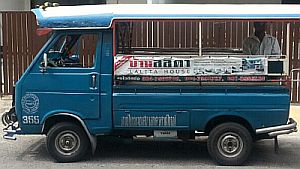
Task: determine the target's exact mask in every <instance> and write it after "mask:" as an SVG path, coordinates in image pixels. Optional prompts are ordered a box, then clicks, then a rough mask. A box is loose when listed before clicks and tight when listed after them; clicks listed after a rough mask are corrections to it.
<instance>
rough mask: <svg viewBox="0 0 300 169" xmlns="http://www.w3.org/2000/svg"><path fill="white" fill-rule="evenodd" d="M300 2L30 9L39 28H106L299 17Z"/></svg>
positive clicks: (296, 18)
mask: <svg viewBox="0 0 300 169" xmlns="http://www.w3.org/2000/svg"><path fill="white" fill-rule="evenodd" d="M299 9H300V5H282V4H268V5H265V4H264V5H257V4H255V5H254V4H251V5H250V4H247V5H246V4H236V5H231V4H222V5H221V4H199V5H198V4H193V5H183V4H117V5H116V4H115V5H84V6H59V7H48V8H46V9H40V8H37V9H33V10H32V11H33V13H34V14H35V15H36V18H37V21H38V24H39V27H40V28H53V29H76V28H94V29H96V28H103V29H106V28H110V27H111V26H112V22H113V21H114V20H124V19H125V20H136V19H140V20H146V19H155V20H164V19H168V20H169V19H184V20H186V19H198V20H206V19H211V20H214V19H216V20H223V19H225V20H281V21H284V20H293V21H299V20H300V10H299Z"/></svg>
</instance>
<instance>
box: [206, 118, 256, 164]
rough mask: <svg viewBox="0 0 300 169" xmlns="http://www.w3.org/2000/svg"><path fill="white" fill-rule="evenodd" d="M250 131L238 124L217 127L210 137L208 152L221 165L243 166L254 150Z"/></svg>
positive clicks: (225, 124)
mask: <svg viewBox="0 0 300 169" xmlns="http://www.w3.org/2000/svg"><path fill="white" fill-rule="evenodd" d="M252 144H253V142H252V137H251V135H250V133H249V131H248V130H247V129H246V128H245V127H244V126H242V125H240V124H237V123H224V124H220V125H218V126H216V127H215V128H214V129H213V130H212V131H211V132H210V134H209V137H208V143H207V147H208V152H209V154H210V155H211V157H212V158H213V159H214V160H215V161H216V162H217V163H219V164H221V165H241V164H242V163H243V162H245V161H246V159H247V158H248V156H249V154H250V153H251V150H252Z"/></svg>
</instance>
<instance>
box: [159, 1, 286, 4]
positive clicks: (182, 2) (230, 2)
mask: <svg viewBox="0 0 300 169" xmlns="http://www.w3.org/2000/svg"><path fill="white" fill-rule="evenodd" d="M160 1H162V2H163V1H164V3H174V4H193V3H194V4H199V3H207V4H222V3H223V4H224V3H227V4H242V3H244V4H257V3H258V4H262V3H279V4H280V3H281V0H160Z"/></svg>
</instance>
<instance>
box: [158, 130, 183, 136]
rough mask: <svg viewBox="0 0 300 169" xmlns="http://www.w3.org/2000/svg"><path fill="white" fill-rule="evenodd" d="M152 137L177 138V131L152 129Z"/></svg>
mask: <svg viewBox="0 0 300 169" xmlns="http://www.w3.org/2000/svg"><path fill="white" fill-rule="evenodd" d="M154 137H157V138H177V131H176V130H154Z"/></svg>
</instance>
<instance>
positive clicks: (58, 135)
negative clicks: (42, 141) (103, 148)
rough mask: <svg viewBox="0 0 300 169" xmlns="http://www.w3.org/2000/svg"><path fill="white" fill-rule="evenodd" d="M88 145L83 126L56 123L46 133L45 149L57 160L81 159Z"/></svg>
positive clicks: (72, 160) (71, 160)
mask: <svg viewBox="0 0 300 169" xmlns="http://www.w3.org/2000/svg"><path fill="white" fill-rule="evenodd" d="M89 145H90V141H89V139H88V137H87V135H86V133H85V131H84V130H83V128H82V127H80V126H78V125H76V124H73V123H70V122H62V123H58V124H56V125H55V126H53V127H52V128H51V129H50V130H49V132H48V133H47V139H46V146H47V150H48V152H49V154H50V155H51V156H52V157H53V158H54V159H55V160H57V161H58V162H75V161H80V160H82V159H83V157H84V156H85V155H86V154H87V153H88V150H89Z"/></svg>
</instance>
